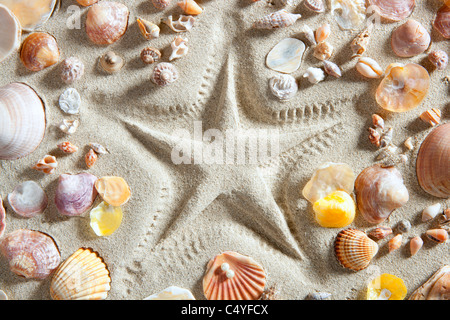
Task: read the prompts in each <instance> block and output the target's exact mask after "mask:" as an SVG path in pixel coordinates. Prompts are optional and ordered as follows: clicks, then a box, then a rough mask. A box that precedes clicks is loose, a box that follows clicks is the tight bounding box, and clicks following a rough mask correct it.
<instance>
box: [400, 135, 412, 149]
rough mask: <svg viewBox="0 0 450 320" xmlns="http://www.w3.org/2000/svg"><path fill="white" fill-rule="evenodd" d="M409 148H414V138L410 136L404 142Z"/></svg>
mask: <svg viewBox="0 0 450 320" xmlns="http://www.w3.org/2000/svg"><path fill="white" fill-rule="evenodd" d="M403 144H404V145H405V147H406V148H407V149H408V150H412V149H414V144H413V138H412V137H408V138H407V139H406V140H405V142H404V143H403Z"/></svg>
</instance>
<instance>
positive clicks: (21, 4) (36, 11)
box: [0, 0, 58, 31]
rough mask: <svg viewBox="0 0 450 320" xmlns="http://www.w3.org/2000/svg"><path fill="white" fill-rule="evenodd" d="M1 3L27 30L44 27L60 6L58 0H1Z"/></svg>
mask: <svg viewBox="0 0 450 320" xmlns="http://www.w3.org/2000/svg"><path fill="white" fill-rule="evenodd" d="M0 4H3V5H5V6H6V7H8V8H9V9H10V10H11V11H12V12H13V13H14V15H15V16H16V17H17V19H18V20H19V22H20V24H21V26H22V29H23V30H25V31H33V30H36V29H38V28H40V27H42V26H43V25H44V23H45V22H47V20H48V19H49V18H50V17H51V15H52V14H53V12H54V11H55V9H56V8H57V7H58V6H57V5H58V1H57V0H33V1H30V0H0ZM2 22H3V20H2ZM2 27H3V25H2Z"/></svg>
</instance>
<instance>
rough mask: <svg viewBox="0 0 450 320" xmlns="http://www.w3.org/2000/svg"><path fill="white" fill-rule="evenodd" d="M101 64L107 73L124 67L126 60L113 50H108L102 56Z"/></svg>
mask: <svg viewBox="0 0 450 320" xmlns="http://www.w3.org/2000/svg"><path fill="white" fill-rule="evenodd" d="M99 61H100V66H101V67H102V68H103V70H105V71H106V72H107V73H115V72H118V71H120V70H121V69H122V67H123V66H124V65H125V60H124V59H123V58H122V57H121V56H119V55H117V54H116V53H115V52H113V51H108V52H106V53H105V54H104V55H102V56H101V57H100V60H99Z"/></svg>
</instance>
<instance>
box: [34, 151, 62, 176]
mask: <svg viewBox="0 0 450 320" xmlns="http://www.w3.org/2000/svg"><path fill="white" fill-rule="evenodd" d="M57 167H58V161H56V157H55V156H51V155H48V154H47V155H45V156H44V157H43V158H42V159H41V160H39V161H38V162H37V163H36V164H35V165H34V166H32V169H34V170H37V171H41V172H43V173H45V174H52V173H54V172H55V170H56V168H57Z"/></svg>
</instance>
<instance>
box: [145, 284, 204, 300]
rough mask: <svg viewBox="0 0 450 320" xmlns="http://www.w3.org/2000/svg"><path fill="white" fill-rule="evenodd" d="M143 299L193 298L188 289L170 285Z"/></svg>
mask: <svg viewBox="0 0 450 320" xmlns="http://www.w3.org/2000/svg"><path fill="white" fill-rule="evenodd" d="M144 300H195V298H194V296H193V295H192V292H190V291H189V290H188V289H184V288H180V287H176V286H170V287H168V288H166V289H164V290H162V291H161V292H159V293H155V294H152V295H151V296H148V297H147V298H145V299H144Z"/></svg>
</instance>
